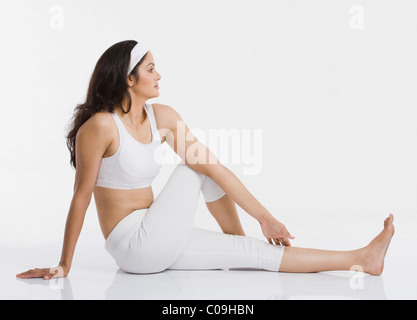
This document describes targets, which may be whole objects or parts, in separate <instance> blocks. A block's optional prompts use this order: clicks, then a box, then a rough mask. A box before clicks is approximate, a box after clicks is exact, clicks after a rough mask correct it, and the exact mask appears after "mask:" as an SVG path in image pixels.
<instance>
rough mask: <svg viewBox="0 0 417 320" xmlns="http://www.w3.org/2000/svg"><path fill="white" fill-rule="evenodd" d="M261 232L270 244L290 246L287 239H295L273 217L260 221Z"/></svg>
mask: <svg viewBox="0 0 417 320" xmlns="http://www.w3.org/2000/svg"><path fill="white" fill-rule="evenodd" d="M260 225H261V229H262V232H263V234H264V236H265V237H266V238H267V239H268V242H269V243H270V244H274V242H275V244H278V245H283V246H288V247H291V244H290V240H289V239H295V237H294V236H292V235H291V234H290V233H289V232H288V230H287V228H286V227H285V226H284V225H283V224H282V223H281V222H279V221H278V220H277V219H275V218H274V217H270V218H269V219H267V220H265V221H261V222H260Z"/></svg>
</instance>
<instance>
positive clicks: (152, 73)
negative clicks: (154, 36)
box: [129, 51, 161, 99]
mask: <svg viewBox="0 0 417 320" xmlns="http://www.w3.org/2000/svg"><path fill="white" fill-rule="evenodd" d="M138 74H139V81H138V82H136V83H135V81H134V78H133V77H129V86H131V87H130V88H131V89H132V90H133V92H134V94H137V95H140V96H143V97H145V98H146V99H151V98H155V97H158V96H159V87H157V85H158V81H159V80H160V79H161V75H160V74H159V73H158V72H157V71H156V68H155V61H154V59H153V56H152V53H151V52H150V51H148V53H147V54H146V55H145V59H144V61H143V63H142V64H141V65H140V66H139V70H138ZM130 79H133V80H130Z"/></svg>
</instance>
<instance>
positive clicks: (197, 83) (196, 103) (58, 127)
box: [0, 0, 417, 259]
mask: <svg viewBox="0 0 417 320" xmlns="http://www.w3.org/2000/svg"><path fill="white" fill-rule="evenodd" d="M416 9H417V4H416V2H415V1H412V0H409V1H406V0H400V1H377V0H367V1H364V0H343V1H334V0H317V1H309V0H298V1H282V0H259V1H242V0H239V1H237V0H227V1H224V0H210V1H195V0H177V1H170V0H152V1H151V0H146V1H133V0H121V1H109V0H89V1H81V0H71V1H64V0H56V1H49V0H42V1H40V0H14V1H10V0H8V1H2V2H1V4H0V28H1V33H2V50H1V56H2V59H0V67H1V71H2V72H1V76H0V81H1V83H0V85H1V88H2V94H1V98H2V116H1V117H0V150H1V153H0V163H1V165H0V177H1V179H0V194H1V201H0V214H1V223H0V248H1V247H7V246H36V245H38V244H42V243H56V244H57V246H60V243H61V241H62V236H63V230H64V225H65V219H66V215H67V212H68V209H69V204H70V201H71V197H72V189H73V182H74V170H73V169H72V168H71V167H70V165H69V152H68V150H67V148H66V145H65V134H66V127H67V125H68V123H69V120H70V117H71V116H72V112H73V110H74V107H75V106H76V104H79V103H82V102H84V99H85V94H86V91H87V86H88V82H89V79H90V76H91V73H92V71H93V68H94V66H95V63H96V62H97V60H98V58H99V57H100V55H101V54H102V53H103V52H104V51H105V50H106V49H107V48H108V47H110V46H111V45H112V44H114V43H116V42H119V41H122V40H128V39H135V40H137V41H144V42H145V43H147V44H149V45H150V47H151V52H152V54H153V55H154V58H155V61H156V68H157V70H158V72H159V73H160V74H161V75H162V79H161V81H160V82H159V83H160V96H159V97H158V98H156V99H152V100H150V101H149V102H150V103H154V102H155V103H163V104H167V105H170V106H172V107H173V108H174V109H176V110H177V111H178V112H179V113H180V115H181V116H182V117H183V119H184V120H185V121H186V123H187V124H188V126H189V127H190V128H191V129H192V130H193V131H196V132H200V134H201V133H206V135H207V136H208V133H209V130H211V129H218V130H220V129H224V130H226V131H227V130H232V129H237V130H238V131H239V132H242V130H244V129H246V130H249V132H250V133H251V137H252V138H253V137H254V133H255V131H256V130H261V132H262V140H261V142H262V148H261V151H260V152H258V153H257V154H256V156H257V157H260V158H261V160H262V161H261V164H262V167H261V170H260V172H258V173H257V174H254V175H248V174H245V171H244V170H245V168H247V167H248V164H245V163H244V162H243V161H241V162H240V163H229V162H226V163H224V164H225V165H226V166H227V167H229V168H230V169H231V170H232V171H233V172H235V174H236V175H237V176H238V177H239V178H240V179H241V180H242V182H243V183H244V184H245V186H247V188H248V189H249V191H251V192H252V194H253V195H254V196H255V197H256V198H257V199H258V200H259V201H260V202H261V203H262V204H263V205H264V206H265V207H266V208H267V209H268V210H269V211H270V212H271V213H272V214H273V215H274V216H275V217H276V218H277V219H279V220H281V221H283V222H284V224H286V226H287V227H288V229H289V230H290V232H292V233H294V234H295V235H296V236H297V231H296V230H297V226H298V225H302V224H303V223H307V222H308V223H310V224H311V225H312V226H314V229H315V231H317V230H318V231H319V232H320V233H321V234H323V235H325V234H326V232H327V231H329V230H327V229H324V228H323V229H320V225H321V224H320V222H319V221H320V220H323V219H331V221H333V222H334V223H336V226H335V228H339V230H340V232H344V230H343V225H342V224H339V225H337V221H343V219H351V218H352V219H358V221H360V219H361V218H363V217H367V218H376V219H378V221H379V220H381V221H382V219H383V218H384V217H385V216H386V215H388V213H390V212H392V213H394V214H396V216H397V217H398V218H399V221H401V218H403V221H404V219H407V221H411V222H413V223H415V222H416V219H415V216H416V213H417V204H416V194H417V184H416V181H417V169H416V163H417V151H416V138H417V126H416V123H417V109H416V106H417V98H416V94H415V89H416V87H417V86H416V85H417V78H416V74H417V62H416V59H415V57H416V56H417V43H416V41H415V34H416V30H417V20H416V19H415V12H416ZM252 147H253V145H252ZM213 151H214V152H215V153H217V155H218V157H219V158H220V159H225V154H219V153H220V152H219V151H218V150H213ZM252 151H253V150H252ZM168 152H169V150H168ZM229 160H230V156H229ZM173 168H174V165H173V164H167V165H166V166H164V167H163V169H162V171H161V172H160V174H159V175H158V176H157V178H156V180H155V182H154V184H153V187H154V193H155V196H157V195H158V193H159V191H160V190H161V189H162V188H163V186H164V184H165V182H166V180H167V178H168V177H169V175H170V173H171V171H172V170H173ZM200 199H201V198H200ZM239 213H240V216H241V219H242V222H243V225H244V228H245V230H246V233H247V234H248V235H251V236H255V237H259V238H261V237H262V235H261V231H260V228H258V225H257V222H256V221H254V219H252V218H251V217H250V216H249V215H247V214H246V213H245V212H244V211H243V210H241V209H240V208H239ZM195 224H196V225H197V226H200V227H205V228H208V229H212V230H219V228H218V226H217V225H216V223H215V221H214V219H213V218H212V217H211V216H210V215H209V213H208V211H207V210H206V209H205V206H204V203H203V201H202V200H201V203H200V205H199V211H198V213H197V217H196V221H195ZM412 225H413V224H412V223H411V224H407V225H403V230H405V229H407V228H409V229H410V228H412ZM414 225H415V224H414ZM375 230H379V229H378V228H377V229H375ZM313 232H314V231H312V234H311V235H313ZM99 234H100V229H99V225H98V221H97V217H96V212H95V206H94V200H92V202H91V205H90V207H89V209H88V212H87V215H86V219H85V223H84V228H83V231H82V236H83V237H84V236H90V235H99ZM304 236H308V235H304ZM366 237H367V238H369V234H366ZM56 259H58V257H56Z"/></svg>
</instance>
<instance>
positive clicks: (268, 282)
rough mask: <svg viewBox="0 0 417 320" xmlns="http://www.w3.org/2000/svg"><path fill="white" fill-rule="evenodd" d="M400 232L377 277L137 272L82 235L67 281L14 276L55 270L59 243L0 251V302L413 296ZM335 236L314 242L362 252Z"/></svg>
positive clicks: (410, 239) (415, 264) (408, 239)
mask: <svg viewBox="0 0 417 320" xmlns="http://www.w3.org/2000/svg"><path fill="white" fill-rule="evenodd" d="M329 230H330V229H329ZM400 231H401V232H398V229H397V233H396V236H395V240H394V239H393V241H392V243H391V246H390V249H389V252H388V254H387V258H386V261H385V269H384V273H383V274H382V276H378V277H376V276H369V275H366V274H363V273H355V272H353V271H352V272H347V271H346V272H342V271H339V272H322V273H313V274H290V273H275V272H269V271H261V270H249V269H234V270H199V271H189V270H167V271H164V272H161V273H156V274H148V275H133V274H127V273H125V272H123V271H121V270H120V269H118V267H117V266H116V264H115V263H114V261H113V260H112V258H111V257H110V256H109V255H108V253H107V252H106V251H105V250H104V248H103V240H102V239H101V238H100V236H94V237H81V238H80V240H79V244H78V246H77V251H76V256H75V258H74V261H73V266H72V270H71V273H70V275H69V277H68V278H65V279H54V280H50V281H44V280H42V279H28V280H20V279H16V278H15V274H16V273H18V272H21V271H25V270H27V269H29V268H34V267H45V266H48V265H50V266H52V265H54V264H55V263H56V260H55V259H56V258H57V257H58V258H59V256H60V246H58V245H44V246H36V247H25V248H23V247H20V248H11V247H0V256H1V264H0V283H1V287H0V299H80V300H81V299H141V300H149V299H152V300H165V299H174V300H177V299H190V300H194V299H217V300H223V299H232V300H258V299H262V300H268V299H270V300H274V299H416V298H417V290H415V288H417V276H416V273H415V270H416V269H417V254H416V251H415V250H412V251H410V250H409V248H410V246H412V247H413V248H414V247H415V244H416V239H417V236H416V235H415V234H414V232H413V231H412V227H410V229H409V232H405V231H406V226H404V227H403V228H402V229H401V230H400ZM361 232H362V230H361ZM364 232H365V231H364ZM299 233H301V231H300V232H299ZM332 236H333V238H332V242H331V244H330V243H329V242H325V241H323V239H321V238H320V239H319V238H316V239H315V240H314V239H313V240H314V241H316V242H315V243H314V241H313V240H309V241H310V242H312V244H313V245H312V246H313V247H317V244H319V243H321V244H323V243H324V244H325V245H322V246H321V248H326V247H328V248H329V249H334V248H341V249H342V250H344V248H346V247H348V245H350V247H352V246H353V247H358V244H357V243H354V241H355V239H354V237H352V240H349V239H346V238H343V237H337V236H334V235H332ZM326 241H327V240H326ZM349 241H350V243H349ZM361 241H362V240H361ZM358 243H359V242H358ZM301 246H304V247H306V246H305V245H301Z"/></svg>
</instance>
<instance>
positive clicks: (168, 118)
mask: <svg viewBox="0 0 417 320" xmlns="http://www.w3.org/2000/svg"><path fill="white" fill-rule="evenodd" d="M152 105H153V109H154V113H155V118H156V121H157V122H158V127H159V128H172V126H173V125H175V124H176V122H177V121H180V120H182V119H181V116H180V115H179V114H178V112H177V111H176V110H175V109H174V108H173V107H171V106H169V105H166V104H161V103H153V104H152Z"/></svg>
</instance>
